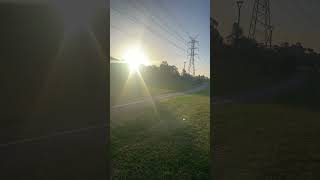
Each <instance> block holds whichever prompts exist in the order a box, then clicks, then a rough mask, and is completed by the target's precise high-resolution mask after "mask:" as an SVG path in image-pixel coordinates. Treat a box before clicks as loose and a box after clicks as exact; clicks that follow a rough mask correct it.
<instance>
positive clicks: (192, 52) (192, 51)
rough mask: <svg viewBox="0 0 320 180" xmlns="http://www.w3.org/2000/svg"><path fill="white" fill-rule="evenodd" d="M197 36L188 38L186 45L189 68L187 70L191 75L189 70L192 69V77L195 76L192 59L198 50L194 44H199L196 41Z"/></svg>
mask: <svg viewBox="0 0 320 180" xmlns="http://www.w3.org/2000/svg"><path fill="white" fill-rule="evenodd" d="M197 37H198V36H196V37H191V36H190V37H189V38H190V41H189V42H188V44H190V47H189V49H188V50H189V51H188V56H189V57H190V58H189V68H188V73H189V74H191V69H192V75H193V76H194V75H195V72H196V70H195V66H194V59H195V58H194V57H195V56H197V55H198V54H197V53H196V52H195V51H196V50H197V49H198V48H197V47H196V44H197V43H199V41H197V40H196V38H197Z"/></svg>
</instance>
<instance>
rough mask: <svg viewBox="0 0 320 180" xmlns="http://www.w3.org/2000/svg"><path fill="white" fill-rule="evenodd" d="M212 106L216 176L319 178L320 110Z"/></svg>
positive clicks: (247, 179) (238, 178)
mask: <svg viewBox="0 0 320 180" xmlns="http://www.w3.org/2000/svg"><path fill="white" fill-rule="evenodd" d="M213 108H214V112H213V122H212V123H213V124H214V125H213V127H214V130H213V131H214V132H213V133H214V140H213V143H214V163H215V164H216V166H215V167H214V168H215V170H214V173H213V176H214V177H215V178H216V179H228V180H235V179H236V180H251V179H252V180H255V179H268V178H269V179H271V177H273V179H277V178H278V179H290V180H293V179H320V171H319V170H320V143H319V137H320V131H319V129H320V118H319V117H320V112H311V111H307V110H306V109H305V108H297V107H294V106H288V105H277V104H237V105H224V106H215V107H213Z"/></svg>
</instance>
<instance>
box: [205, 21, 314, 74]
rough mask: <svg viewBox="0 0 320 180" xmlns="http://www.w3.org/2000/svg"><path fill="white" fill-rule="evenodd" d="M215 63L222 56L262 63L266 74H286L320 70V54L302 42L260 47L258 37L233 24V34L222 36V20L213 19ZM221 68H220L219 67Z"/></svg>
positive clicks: (223, 57)
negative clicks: (249, 36) (256, 39)
mask: <svg viewBox="0 0 320 180" xmlns="http://www.w3.org/2000/svg"><path fill="white" fill-rule="evenodd" d="M210 24H211V25H210V26H211V47H212V53H211V55H212V63H213V64H214V65H215V63H217V62H215V61H221V60H222V59H234V61H242V64H243V65H244V66H245V65H246V63H254V64H259V66H255V68H257V67H258V68H260V70H261V71H262V72H264V73H266V74H267V73H272V74H275V75H276V76H285V75H290V74H292V73H296V72H298V71H301V70H304V71H310V72H311V71H317V69H318V66H319V63H320V61H319V60H320V54H319V53H318V52H316V51H315V50H314V49H312V48H306V47H304V46H303V45H302V43H301V42H296V43H288V42H283V43H281V44H277V45H273V46H272V47H268V48H267V47H265V46H261V45H260V44H259V43H258V42H256V41H255V40H252V39H249V38H248V37H246V36H245V35H244V33H243V29H242V28H241V27H239V26H238V24H237V23H234V24H233V26H232V30H231V33H230V35H228V36H227V37H225V38H224V37H223V36H222V35H221V33H220V32H219V28H218V27H219V23H218V22H217V21H216V20H215V19H213V18H211V23H210ZM216 68H218V67H216Z"/></svg>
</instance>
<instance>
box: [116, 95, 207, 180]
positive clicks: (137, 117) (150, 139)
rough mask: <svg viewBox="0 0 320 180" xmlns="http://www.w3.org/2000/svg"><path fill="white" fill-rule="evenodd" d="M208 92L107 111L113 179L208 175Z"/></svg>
mask: <svg viewBox="0 0 320 180" xmlns="http://www.w3.org/2000/svg"><path fill="white" fill-rule="evenodd" d="M208 93H209V90H204V91H202V92H199V93H196V94H190V95H185V96H180V97H176V98H173V99H170V100H165V101H161V102H159V103H156V104H155V107H156V108H153V107H152V106H151V107H150V106H148V107H145V106H144V107H134V108H131V109H127V110H125V111H124V112H118V113H112V114H111V142H112V145H111V146H112V162H113V163H112V172H113V179H183V180H188V179H199V180H200V179H201V180H205V179H209V151H210V147H209V140H210V139H209V134H210V118H209V116H210V105H209V103H210V102H209V94H208Z"/></svg>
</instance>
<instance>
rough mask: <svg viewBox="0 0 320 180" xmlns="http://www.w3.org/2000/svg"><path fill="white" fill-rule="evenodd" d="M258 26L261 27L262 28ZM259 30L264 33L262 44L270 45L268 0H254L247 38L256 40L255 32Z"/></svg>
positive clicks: (270, 30)
mask: <svg viewBox="0 0 320 180" xmlns="http://www.w3.org/2000/svg"><path fill="white" fill-rule="evenodd" d="M257 27H258V28H257ZM259 28H262V29H263V30H262V29H259ZM259 30H262V31H263V33H264V35H263V36H264V37H263V44H264V46H266V47H271V45H272V30H273V27H272V26H271V10H270V0H255V1H254V5H253V10H252V16H251V23H250V29H249V39H252V40H256V41H257V42H258V40H257V37H256V34H257V31H259ZM258 43H259V42H258Z"/></svg>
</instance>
